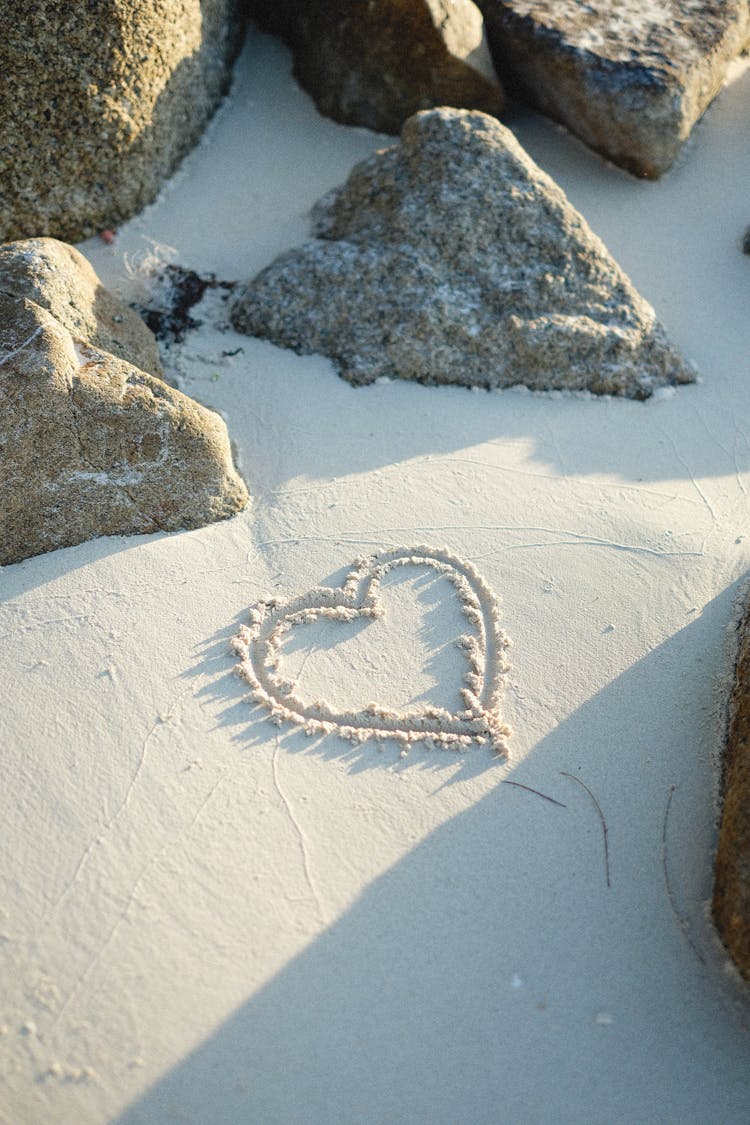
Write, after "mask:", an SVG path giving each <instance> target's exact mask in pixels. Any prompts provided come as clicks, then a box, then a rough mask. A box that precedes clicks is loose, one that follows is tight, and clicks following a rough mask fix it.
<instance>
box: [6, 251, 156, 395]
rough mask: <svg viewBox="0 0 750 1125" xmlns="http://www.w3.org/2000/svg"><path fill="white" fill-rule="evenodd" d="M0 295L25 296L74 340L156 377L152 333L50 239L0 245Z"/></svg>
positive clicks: (79, 258) (82, 262)
mask: <svg viewBox="0 0 750 1125" xmlns="http://www.w3.org/2000/svg"><path fill="white" fill-rule="evenodd" d="M0 291H2V292H3V293H4V294H5V296H7V297H27V298H28V299H29V300H30V301H33V302H34V303H35V304H37V305H39V306H40V307H41V308H43V309H46V310H47V312H49V313H51V314H52V316H53V317H54V318H55V320H57V321H58V322H59V323H60V324H61V325H62V326H63V328H66V329H67V330H68V332H70V333H71V335H72V336H75V337H76V338H77V339H79V340H85V341H87V342H88V343H89V344H91V345H93V346H94V347H95V348H99V349H100V350H101V351H105V352H111V353H112V355H116V356H119V357H120V358H121V359H127V360H128V361H129V362H130V363H133V364H135V366H136V367H140V368H141V369H142V370H143V371H148V372H149V374H151V375H161V361H160V359H159V349H158V346H157V343H156V339H155V337H154V334H153V332H150V331H149V330H148V328H147V327H146V325H145V324H144V323H143V321H142V320H141V318H140V317H139V316H137V315H136V313H134V312H133V310H132V309H130V308H128V306H127V305H125V304H123V302H122V301H120V300H118V299H117V297H115V296H113V294H111V293H110V292H109V290H108V289H105V288H104V286H103V285H102V284H101V282H100V281H99V278H98V277H97V276H96V273H95V271H94V269H93V267H92V266H91V264H90V262H89V261H88V259H87V258H84V256H83V254H81V253H80V252H79V251H78V250H76V249H75V247H74V246H69V245H68V244H67V243H66V242H58V241H57V239H55V238H27V239H25V240H24V241H22V242H6V243H5V245H4V246H0Z"/></svg>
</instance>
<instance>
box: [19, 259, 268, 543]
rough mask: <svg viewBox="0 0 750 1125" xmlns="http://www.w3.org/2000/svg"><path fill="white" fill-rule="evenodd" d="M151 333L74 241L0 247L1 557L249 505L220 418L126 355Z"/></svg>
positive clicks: (186, 522) (143, 350)
mask: <svg viewBox="0 0 750 1125" xmlns="http://www.w3.org/2000/svg"><path fill="white" fill-rule="evenodd" d="M6 282H7V284H6ZM149 336H150V333H149V332H148V329H147V328H146V327H145V325H143V324H139V322H138V318H137V317H136V316H135V314H134V313H133V312H132V311H131V310H130V309H128V308H127V307H126V306H125V305H123V304H121V303H119V302H118V301H117V300H116V298H114V297H113V296H112V295H111V294H108V293H106V292H105V291H104V290H103V289H102V287H101V286H100V285H98V284H96V275H95V274H94V273H93V271H92V270H91V267H90V266H88V264H87V263H86V262H85V260H84V259H83V258H82V256H81V255H80V254H79V253H78V252H77V251H76V250H74V249H73V248H72V247H64V246H61V245H60V244H59V243H55V242H52V241H51V240H33V241H31V242H30V243H23V242H20V243H15V244H13V245H11V246H4V247H0V565H5V564H7V563H12V562H18V561H19V560H20V559H23V558H26V557H27V556H29V555H36V554H39V553H40V552H42V551H50V550H53V549H54V548H56V547H66V546H71V545H72V544H75V543H80V542H82V541H83V540H85V539H90V538H92V537H93V536H97V535H125V534H134V533H137V532H147V531H157V530H164V531H166V530H173V529H175V528H180V527H198V526H201V525H202V524H205V523H209V522H211V521H213V520H218V519H223V518H225V517H226V516H230V515H232V514H233V513H234V512H236V511H238V510H239V509H240V508H242V507H244V505H245V504H246V503H247V491H246V489H245V486H244V484H243V483H242V481H241V480H240V478H239V477H238V475H237V473H236V472H235V470H234V468H233V466H232V459H231V452H230V448H229V439H228V436H227V432H226V427H225V426H224V423H223V422H222V420H221V419H220V418H219V417H218V415H216V414H214V413H212V412H211V411H209V410H206V409H205V408H204V407H202V406H199V405H198V403H196V402H193V401H192V400H191V399H189V398H187V397H186V396H185V395H183V394H180V392H179V391H177V390H174V389H173V388H172V387H168V386H167V385H166V384H165V383H163V382H162V381H161V380H160V379H157V378H155V377H154V376H153V375H151V374H148V373H147V372H145V371H143V370H141V368H140V367H139V366H135V365H134V364H133V363H132V362H131V356H133V357H135V356H137V357H138V360H139V362H143V361H144V360H148V359H149V357H151V356H153V354H154V344H153V339H149Z"/></svg>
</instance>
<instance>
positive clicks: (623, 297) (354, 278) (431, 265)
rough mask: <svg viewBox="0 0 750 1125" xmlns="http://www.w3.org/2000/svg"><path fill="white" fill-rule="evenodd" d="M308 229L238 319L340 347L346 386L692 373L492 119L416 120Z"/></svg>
mask: <svg viewBox="0 0 750 1125" xmlns="http://www.w3.org/2000/svg"><path fill="white" fill-rule="evenodd" d="M314 230H315V233H316V234H317V235H318V238H317V239H315V240H314V241H310V242H308V243H306V244H304V245H303V246H302V247H300V248H299V249H296V250H292V251H290V252H288V253H286V254H284V255H282V256H281V257H280V258H278V259H277V260H276V261H275V262H273V263H272V264H271V265H270V266H269V267H268V268H267V269H265V270H264V271H263V272H262V273H261V274H259V276H258V277H257V278H255V280H253V281H250V282H249V283H248V284H247V285H246V286H244V287H243V288H242V289H241V290H240V292H239V294H238V297H237V299H236V302H235V304H234V306H233V309H232V320H233V323H234V325H235V327H236V328H238V329H239V330H240V331H242V332H247V333H249V334H252V335H256V336H261V337H264V338H266V339H269V340H271V341H273V342H274V343H277V344H280V345H282V346H284V347H288V348H293V349H294V350H295V351H297V352H300V353H303V354H308V353H313V352H319V353H322V354H324V355H328V356H330V357H331V358H332V359H333V360H334V362H335V363H336V364H337V365H338V367H339V368H340V370H341V373H342V374H343V375H344V377H345V378H347V379H349V380H350V381H351V382H352V383H370V382H372V381H373V380H374V379H377V378H378V377H380V376H390V377H395V378H402V379H416V380H419V381H420V382H425V383H461V384H464V385H467V386H471V385H479V386H485V387H505V386H511V385H513V384H518V383H524V384H526V386H529V387H533V388H536V389H551V388H571V389H588V390H590V391H594V392H596V393H601V394H617V395H629V396H631V397H634V398H646V397H648V396H649V395H650V394H651V393H652V392H653V390H654V389H655V388H656V387H659V386H662V385H664V384H671V383H685V382H691V381H693V379H694V374H693V373H692V371H691V370H690V368H689V367H688V366H687V365H686V364H685V362H684V361H683V360H682V359H681V358H680V356H679V355H678V354H677V353H676V352H675V351H674V350H673V349H672V348H671V347H670V345H669V343H668V341H667V339H666V336H665V334H664V331H663V329H662V328H661V327H660V326H659V324H658V323H657V322H656V318H655V314H654V311H653V309H652V308H651V306H650V305H649V304H647V302H646V301H644V300H643V298H642V297H640V296H639V295H638V293H637V292H636V291H635V289H634V288H633V286H632V285H631V283H630V281H629V280H628V278H627V277H626V276H625V274H624V273H623V272H622V270H621V269H620V268H619V267H618V266H617V264H616V263H615V262H614V261H613V259H612V258H611V257H610V255H609V254H608V252H607V250H606V249H605V247H604V245H603V244H602V243H601V242H600V240H599V239H598V238H597V237H596V235H594V234H593V233H592V231H591V230H590V229H589V227H588V226H587V225H586V222H585V221H584V220H583V218H582V217H581V216H580V215H579V214H578V212H577V211H575V210H574V208H573V207H572V205H571V204H570V203H569V202H568V200H567V199H566V197H565V195H564V194H563V192H562V191H561V190H560V188H559V187H557V185H556V184H555V183H554V182H553V181H552V180H551V179H550V178H549V176H547V175H546V174H545V173H544V172H542V171H541V169H539V168H538V167H537V166H536V165H535V164H534V162H533V161H532V160H531V158H530V157H529V156H528V155H527V154H526V153H525V152H524V150H523V149H522V148H521V147H520V145H519V144H518V143H517V141H516V140H515V138H514V137H513V135H512V133H510V132H509V131H508V130H507V129H505V128H504V127H503V126H502V125H500V123H499V122H497V121H495V120H494V119H493V118H491V117H488V116H486V115H484V114H481V113H470V112H467V111H463V110H449V109H439V110H431V111H428V112H425V113H420V114H417V115H416V116H415V117H413V118H411V119H410V120H409V121H408V122H407V123H406V125H405V126H404V130H403V133H402V138H401V143H400V144H399V145H396V146H393V147H392V148H389V149H386V150H384V151H382V152H380V153H376V154H375V155H374V156H373V157H371V158H370V159H368V160H366V161H364V162H363V163H361V164H359V165H358V166H357V167H356V168H355V169H354V170H353V171H352V173H351V175H350V177H349V180H348V181H347V183H346V184H345V185H344V186H343V187H342V188H339V189H337V190H335V191H334V192H332V193H330V194H329V195H328V196H326V197H325V198H324V199H322V200H321V201H320V202H319V203H318V204H317V205H316V208H315V211H314Z"/></svg>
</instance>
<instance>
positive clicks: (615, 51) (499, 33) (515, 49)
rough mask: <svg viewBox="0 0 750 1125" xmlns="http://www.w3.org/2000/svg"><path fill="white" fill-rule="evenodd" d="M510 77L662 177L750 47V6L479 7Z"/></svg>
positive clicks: (597, 144) (598, 144)
mask: <svg viewBox="0 0 750 1125" xmlns="http://www.w3.org/2000/svg"><path fill="white" fill-rule="evenodd" d="M479 6H480V8H482V10H483V12H484V17H485V20H486V22H487V33H488V37H489V40H490V46H491V48H492V54H493V57H494V59H495V63H496V65H497V67H498V72H499V74H500V75H501V77H502V78H503V79H504V80H505V81H507V83H508V84H509V86H510V88H511V90H512V91H513V92H514V93H515V94H517V95H518V94H520V95H521V96H523V97H526V98H527V99H529V100H530V101H531V102H533V103H534V104H535V105H537V106H538V107H539V108H540V109H542V110H543V111H544V112H545V113H548V114H549V115H550V116H551V117H554V118H556V119H557V120H558V121H562V122H563V123H564V124H565V125H567V126H568V128H569V129H571V130H572V131H573V132H574V133H576V134H577V135H578V136H579V137H581V138H582V139H583V140H584V141H586V143H587V144H589V145H591V147H592V148H594V149H597V151H599V152H602V153H604V154H605V155H606V156H608V157H609V158H610V160H613V161H614V162H615V163H616V164H621V165H622V166H623V167H624V168H627V169H629V170H630V171H632V172H635V173H636V174H638V175H641V176H647V177H649V178H652V179H653V178H656V177H657V176H660V175H661V174H662V173H663V172H665V171H666V170H667V168H669V166H670V164H671V163H672V161H673V160H674V158H675V156H676V155H677V153H678V151H679V149H680V146H681V145H682V143H683V142H684V141H685V139H686V138H687V137H688V136H689V134H690V131H691V129H692V128H693V125H694V124H695V122H696V121H697V120H698V118H699V117H700V116H701V114H702V113H703V111H704V110H705V108H706V106H707V105H708V104H709V102H710V101H711V100H712V98H714V97H715V96H716V94H718V92H719V90H720V89H721V86H722V83H723V81H724V77H725V75H726V72H727V67H728V66H729V63H730V62H731V61H732V59H734V58H736V56H737V55H739V54H740V53H741V52H742V51H743V49H744V48H745V47H746V46H747V44H748V41H749V40H750V8H749V7H748V3H747V0H702V2H701V0H657V2H656V3H647V4H641V3H634V2H633V0H594V3H588V4H582V3H575V2H573V0H567V2H564V0H563V2H561V0H479Z"/></svg>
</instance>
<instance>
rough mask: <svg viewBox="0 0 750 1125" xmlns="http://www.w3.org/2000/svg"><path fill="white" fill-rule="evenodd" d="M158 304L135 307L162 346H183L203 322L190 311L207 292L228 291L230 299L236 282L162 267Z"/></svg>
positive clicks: (157, 282)
mask: <svg viewBox="0 0 750 1125" xmlns="http://www.w3.org/2000/svg"><path fill="white" fill-rule="evenodd" d="M152 280H153V282H154V300H153V302H152V303H151V304H148V305H139V304H137V303H134V304H133V305H132V306H131V307H132V308H133V309H135V311H136V312H137V313H138V314H139V316H141V317H142V318H143V320H145V322H146V324H147V325H148V327H149V328H150V329H151V331H152V332H153V334H154V336H156V339H157V340H158V341H159V342H160V343H162V344H167V345H169V344H174V343H177V344H179V343H182V341H183V340H184V339H185V335H186V334H187V333H188V332H190V331H192V329H194V328H199V327H200V324H201V321H200V320H196V319H195V317H193V316H191V315H190V310H191V309H192V308H193V307H194V306H195V305H197V304H198V302H199V301H201V300H202V299H203V296H204V294H205V292H206V290H207V289H225V290H226V291H227V292H226V294H225V296H226V297H228V296H229V293H230V291H231V290H232V289H234V287H235V285H236V282H234V281H218V280H217V278H216V275H215V274H213V273H207V274H200V273H196V272H195V270H189V269H186V268H185V267H184V266H179V265H176V264H169V265H164V266H160V267H159V269H158V270H157V272H156V273H154V274H153V275H152Z"/></svg>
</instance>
